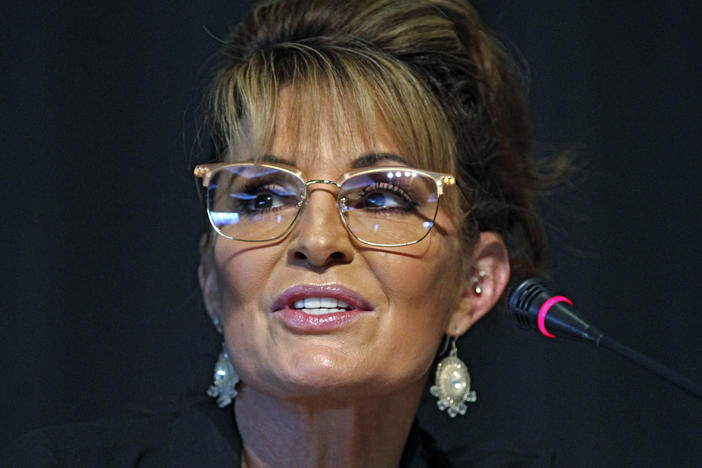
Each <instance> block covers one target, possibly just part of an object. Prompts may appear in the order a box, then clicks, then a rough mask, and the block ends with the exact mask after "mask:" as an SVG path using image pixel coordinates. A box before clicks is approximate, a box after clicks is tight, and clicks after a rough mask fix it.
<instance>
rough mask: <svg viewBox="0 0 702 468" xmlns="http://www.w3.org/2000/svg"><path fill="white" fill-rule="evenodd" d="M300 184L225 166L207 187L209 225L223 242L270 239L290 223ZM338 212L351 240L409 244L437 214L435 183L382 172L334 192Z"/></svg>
mask: <svg viewBox="0 0 702 468" xmlns="http://www.w3.org/2000/svg"><path fill="white" fill-rule="evenodd" d="M304 196H305V183H304V181H303V180H301V179H300V178H299V177H297V176H296V175H295V174H293V173H290V172H287V171H284V170H280V169H276V168H271V167H267V166H257V165H246V166H229V167H225V168H222V169H221V170H219V171H218V172H216V173H215V174H214V175H213V177H212V179H211V180H210V184H209V187H208V200H207V202H208V213H209V216H210V220H211V221H212V225H213V226H214V227H215V229H216V230H217V231H219V233H220V234H222V235H224V236H225V237H229V238H232V239H238V240H246V241H262V240H270V239H275V238H277V237H279V236H281V235H283V234H284V233H285V232H286V231H287V230H288V228H289V227H290V226H291V224H292V223H293V222H294V221H295V218H296V217H297V215H298V212H299V210H300V209H301V205H302V204H301V203H300V202H301V201H302V200H304ZM338 202H339V209H340V212H341V215H342V216H343V218H344V222H345V224H346V226H347V227H348V229H349V230H350V231H351V232H352V233H353V235H354V236H356V237H357V238H359V239H360V240H362V241H364V242H369V243H372V244H380V245H394V244H404V243H412V242H416V241H418V240H420V239H422V238H423V237H424V236H425V235H426V234H427V232H429V230H430V229H431V227H432V225H433V222H434V218H435V216H436V212H437V209H438V195H437V191H436V182H435V181H434V180H433V179H432V178H431V177H429V176H427V175H425V174H422V173H419V172H416V171H413V170H411V169H408V170H402V171H400V170H392V171H391V170H383V169H378V170H375V171H372V172H366V173H362V174H358V175H355V176H352V177H350V178H348V179H347V180H346V181H345V182H344V183H343V184H342V186H341V188H340V189H339V194H338Z"/></svg>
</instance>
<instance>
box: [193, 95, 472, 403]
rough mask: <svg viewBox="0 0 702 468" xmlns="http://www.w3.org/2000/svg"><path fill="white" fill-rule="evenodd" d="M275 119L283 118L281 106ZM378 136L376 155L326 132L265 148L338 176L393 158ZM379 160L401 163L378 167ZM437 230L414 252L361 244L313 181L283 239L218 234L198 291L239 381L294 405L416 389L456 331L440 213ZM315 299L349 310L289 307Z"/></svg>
mask: <svg viewBox="0 0 702 468" xmlns="http://www.w3.org/2000/svg"><path fill="white" fill-rule="evenodd" d="M277 120H278V121H279V122H285V111H284V109H283V110H281V112H279V113H278V119H277ZM379 130H380V131H379V132H378V134H379V137H378V138H377V140H378V141H377V142H376V143H375V147H372V148H371V147H364V144H363V143H359V142H360V141H362V140H363V139H362V138H353V135H349V137H348V138H346V137H341V138H340V137H339V136H338V135H335V134H333V133H331V132H333V131H334V129H333V128H322V129H321V130H320V134H319V137H318V140H317V141H315V145H314V147H315V149H314V150H313V151H305V152H304V154H301V153H297V152H295V151H294V150H293V148H295V147H296V145H294V144H292V143H294V142H291V141H290V140H291V138H290V137H289V132H286V130H285V128H284V125H279V126H277V129H276V136H275V138H274V142H273V145H272V148H271V150H270V153H271V154H272V155H274V156H275V157H277V158H280V159H283V160H286V161H288V162H289V163H291V164H292V165H294V166H296V167H297V168H298V169H300V170H301V171H302V172H303V173H304V174H305V176H306V177H307V179H327V180H337V179H338V178H339V177H340V176H341V175H342V174H343V173H344V172H347V171H349V170H351V169H352V165H353V163H354V161H355V160H356V159H357V158H359V157H361V156H363V155H366V154H368V153H371V152H375V153H380V152H382V153H394V154H397V149H396V145H395V144H394V142H393V141H392V139H390V138H387V137H384V136H383V135H385V133H384V132H383V131H382V130H383V129H382V128H380V129H379ZM307 146H308V147H309V146H310V145H307ZM383 164H385V165H388V164H392V165H397V162H396V161H379V162H377V163H376V164H375V165H383ZM450 190H451V189H450ZM436 224H437V225H438V226H440V228H441V229H436V228H435V229H433V230H432V231H431V233H430V234H429V236H428V237H427V238H425V239H424V240H422V241H421V242H419V243H418V244H415V245H411V246H406V247H385V248H379V247H372V246H368V245H364V244H361V243H359V242H358V241H357V240H356V239H354V238H353V237H352V235H351V234H349V232H348V231H347V230H346V228H345V227H344V225H343V224H342V221H341V219H340V217H339V213H338V209H337V205H336V188H335V187H334V186H331V185H322V184H315V185H311V186H310V194H309V198H308V200H307V206H306V207H305V209H304V210H303V211H302V213H301V214H300V217H299V219H298V220H297V222H296V224H295V226H294V227H293V229H292V230H291V231H290V232H289V233H288V234H287V235H286V236H285V237H284V238H282V239H280V240H277V241H273V242H265V243H246V242H240V241H234V240H229V239H226V238H223V237H219V236H218V237H217V239H216V241H215V245H214V251H213V253H214V258H213V260H214V262H213V263H214V267H213V268H212V269H211V270H210V271H209V273H206V274H205V275H204V277H205V279H204V281H203V282H204V284H206V285H209V286H204V289H205V296H206V302H208V309H209V310H210V313H211V314H213V315H216V316H217V318H219V319H220V320H221V322H222V325H223V333H224V338H225V342H226V346H227V349H228V351H229V354H230V356H231V358H232V361H233V362H234V366H235V368H236V369H237V372H238V373H239V375H240V377H241V379H242V381H243V382H244V383H245V384H246V385H248V386H251V387H253V388H255V389H256V390H258V391H261V392H264V393H267V394H270V395H274V396H278V397H282V398H292V399H294V398H305V397H310V396H315V397H316V398H319V397H322V396H324V397H328V398H331V399H334V398H337V397H338V398H345V397H346V396H348V395H354V396H355V397H363V396H378V395H383V394H390V393H393V392H396V391H398V390H399V389H402V388H405V387H407V386H408V385H411V384H421V383H422V382H423V381H424V377H425V376H426V375H427V372H428V369H429V367H430V365H431V362H432V360H433V358H434V356H435V353H436V349H437V347H438V344H439V341H440V340H441V337H442V336H443V334H444V333H445V332H447V331H450V332H451V333H452V334H453V333H454V327H453V324H452V323H451V318H452V313H453V312H454V311H455V310H457V308H458V304H459V302H460V299H461V293H462V286H463V284H464V280H463V278H464V274H463V271H462V268H463V266H462V258H461V256H462V254H463V253H462V250H461V248H460V244H459V240H458V236H457V226H456V224H455V220H453V219H451V217H449V215H448V214H447V213H446V212H445V211H444V210H441V209H440V210H439V213H438V216H437V219H436ZM319 297H321V298H328V299H323V300H329V301H332V302H333V301H335V300H342V301H344V302H346V303H347V304H349V305H350V306H352V307H355V309H354V310H352V311H351V312H348V313H342V314H338V316H337V315H329V316H324V315H322V316H314V317H311V318H310V317H309V316H308V315H306V314H304V313H302V312H292V311H291V308H292V307H293V305H294V302H295V301H300V300H304V299H305V298H319ZM208 298H209V299H210V300H209V301H208ZM314 300H315V299H312V301H314ZM342 306H343V304H342Z"/></svg>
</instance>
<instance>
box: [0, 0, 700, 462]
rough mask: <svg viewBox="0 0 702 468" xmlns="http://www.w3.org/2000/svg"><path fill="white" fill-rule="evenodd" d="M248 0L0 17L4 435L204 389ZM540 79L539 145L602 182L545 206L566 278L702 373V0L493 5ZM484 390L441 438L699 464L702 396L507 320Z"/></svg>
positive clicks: (483, 360)
mask: <svg viewBox="0 0 702 468" xmlns="http://www.w3.org/2000/svg"><path fill="white" fill-rule="evenodd" d="M248 4H249V2H240V1H230V2H224V1H214V2H208V4H207V5H206V6H205V5H203V4H201V3H199V2H187V1H175V2H174V1H165V0H159V1H151V2H142V1H138V2H137V1H134V0H129V1H123V2H96V3H94V4H91V3H90V2H80V3H78V2H76V3H75V4H72V3H71V2H32V1H23V2H19V1H18V0H16V1H7V2H3V4H2V6H0V18H1V19H0V54H1V55H0V58H1V62H0V63H1V71H0V80H1V81H0V84H1V88H0V92H1V94H0V96H1V97H0V99H2V101H1V105H0V109H1V111H0V119H1V121H0V154H2V162H3V167H2V172H1V174H2V175H1V176H0V177H1V179H2V184H1V186H2V193H3V196H2V202H3V208H2V213H3V216H2V262H3V265H2V269H1V270H0V271H1V273H0V274H1V275H2V281H1V283H0V284H2V290H1V292H2V301H0V329H1V330H2V339H0V355H1V356H2V360H1V361H0V365H1V366H2V376H3V377H2V384H1V385H0V392H1V393H0V398H1V401H2V405H1V406H0V421H1V423H0V445H5V444H6V443H7V442H8V441H9V440H11V439H12V438H14V437H16V436H18V435H19V434H20V433H22V432H25V431H27V430H30V429H32V428H36V427H39V426H43V425H47V424H54V423H63V422H73V421H80V420H85V419H94V418H97V417H103V416H110V415H117V414H123V413H125V412H126V411H128V410H129V409H130V408H134V407H135V406H139V405H142V404H144V402H147V401H149V400H150V399H152V398H157V397H168V396H171V395H180V394H184V393H197V392H204V391H205V390H206V388H207V386H208V385H209V381H210V375H211V369H212V364H213V362H214V359H215V356H216V354H217V352H218V346H219V343H218V338H217V336H216V334H215V332H214V331H213V330H212V329H211V328H212V327H211V325H210V324H209V322H208V320H207V319H206V317H205V314H204V312H203V309H202V307H201V305H200V299H199V291H198V287H197V282H196V275H195V268H196V265H197V261H198V253H197V245H198V238H199V234H200V232H201V231H202V229H203V225H202V224H201V218H200V213H199V204H198V201H197V197H196V193H195V190H194V188H193V187H194V185H193V182H192V178H191V175H190V174H191V169H192V166H193V160H194V158H195V157H197V156H199V151H200V149H199V146H198V144H197V138H196V131H197V112H196V111H197V107H198V105H199V102H200V95H201V90H202V88H203V86H204V84H205V83H206V82H207V79H208V76H209V70H210V68H209V64H210V63H211V60H210V59H211V57H212V54H213V53H214V52H215V51H216V49H217V46H218V44H219V41H218V39H217V38H218V37H222V36H223V35H225V34H226V31H227V30H228V28H229V27H230V26H231V25H233V24H234V23H235V22H236V20H237V18H239V17H240V14H241V13H240V12H241V11H242V10H244V9H245V8H246V6H247V5H248ZM476 6H477V8H478V9H479V11H480V12H481V13H482V15H483V17H484V18H485V20H486V22H487V23H488V24H489V25H490V26H491V27H492V29H493V30H494V31H496V33H497V34H498V36H499V37H500V38H501V39H502V40H504V41H505V42H506V43H507V44H508V45H509V46H510V47H512V48H513V49H517V50H518V51H519V53H520V54H521V55H522V56H523V57H524V59H525V60H526V62H528V64H529V68H530V71H531V85H530V100H531V106H532V110H533V113H534V131H535V138H536V140H537V152H538V153H544V154H547V153H552V152H553V151H554V150H564V149H575V150H576V151H577V153H578V157H579V163H580V165H581V166H582V169H581V170H580V171H579V173H578V174H577V175H575V176H574V177H573V178H572V183H570V184H567V185H565V186H563V187H561V188H560V189H558V190H555V191H553V192H552V193H551V194H550V196H549V197H548V198H547V200H546V201H545V202H544V204H543V205H544V213H545V216H546V218H547V221H548V225H549V237H550V241H551V245H552V247H553V248H552V258H551V261H550V268H549V272H550V274H551V276H552V277H553V278H555V279H556V280H557V282H558V283H559V284H560V285H561V286H562V288H563V292H564V293H566V294H568V295H569V296H570V297H571V298H573V299H574V300H575V301H576V304H577V305H578V306H579V309H580V310H581V311H582V312H583V314H584V315H585V316H586V317H587V318H589V319H591V321H592V322H593V323H594V324H596V325H598V326H599V328H601V329H603V330H605V331H607V332H609V333H610V334H611V335H612V336H614V337H616V338H619V339H620V340H621V341H623V342H624V343H626V344H628V345H629V346H632V347H633V348H636V349H639V350H642V351H644V352H645V353H646V354H648V355H649V356H651V357H652V358H654V359H657V360H659V361H661V362H663V363H665V364H667V365H669V366H672V367H674V368H675V369H677V370H679V371H680V372H682V373H684V374H686V375H688V376H689V377H691V378H693V379H695V380H697V381H698V382H699V381H701V380H702V344H701V343H700V336H701V335H702V333H701V332H702V313H700V312H702V310H701V308H700V305H699V302H698V300H697V297H698V296H699V286H698V278H699V274H700V272H699V265H700V263H701V262H702V247H700V242H699V235H700V233H701V232H702V229H701V227H702V225H701V219H702V213H700V207H701V206H702V204H701V203H700V199H701V197H700V195H701V192H702V190H701V187H700V180H701V178H702V159H701V158H700V156H699V147H700V145H701V144H702V138H701V137H700V135H701V134H702V133H701V132H700V130H699V125H700V121H701V117H702V112H701V111H702V102H701V100H700V89H699V87H700V83H702V81H701V78H702V70H701V66H700V52H701V49H700V47H699V44H698V35H699V25H700V24H702V14H701V12H700V7H699V2H683V1H673V2H654V1H643V2H642V1H633V0H628V1H621V2H611V1H599V2H591V1H578V2H575V1H570V2H556V1H547V0H538V1H529V2H516V1H508V0H500V1H488V0H483V1H480V2H478V3H476ZM461 356H462V357H463V358H464V359H465V360H466V361H467V362H468V364H469V366H470V367H471V371H472V375H473V381H474V382H473V383H474V387H475V388H476V389H477V392H478V397H479V399H478V403H477V404H475V405H473V406H471V408H470V410H469V413H468V415H467V416H465V417H463V418H459V419H457V420H449V418H448V417H446V415H445V414H443V413H439V412H438V411H436V410H435V409H434V407H433V405H434V403H433V401H428V402H427V403H428V404H427V405H426V407H425V408H423V409H422V411H421V417H422V419H424V420H428V422H429V423H430V424H432V425H433V426H434V431H435V432H436V433H437V434H438V435H439V437H440V438H441V440H442V443H444V444H446V445H448V446H451V445H453V444H456V443H458V442H459V441H463V440H468V441H475V440H491V439H517V440H525V441H529V440H537V439H538V440H544V441H546V442H548V443H550V444H551V445H552V446H553V447H555V448H556V449H557V450H558V451H559V454H560V460H561V462H562V465H563V466H582V467H589V466H612V467H614V466H699V463H701V462H700V460H702V401H699V400H695V399H693V398H692V397H690V396H688V395H687V394H685V393H683V392H681V391H679V390H677V389H676V388H674V387H672V386H669V385H668V384H666V383H664V382H661V381H659V380H657V379H656V378H654V377H652V376H651V375H649V374H647V373H646V372H644V371H642V370H639V369H638V368H635V367H633V366H632V365H630V364H629V363H627V362H625V361H624V360H622V359H620V358H618V357H616V356H614V355H611V354H610V353H608V352H607V351H604V350H599V349H596V348H593V347H589V346H587V345H584V344H580V343H575V342H570V341H564V340H557V341H553V340H547V339H545V338H544V339H542V338H540V337H539V336H538V335H536V334H529V333H526V332H523V331H521V330H517V329H515V328H514V327H513V326H512V324H511V323H510V322H509V321H508V320H507V319H506V318H505V317H502V316H497V315H496V316H495V317H493V318H492V319H491V320H488V321H486V322H485V323H481V324H479V325H478V326H476V327H475V328H474V329H472V330H471V331H470V332H469V333H468V334H467V335H466V337H464V338H463V339H462V342H461Z"/></svg>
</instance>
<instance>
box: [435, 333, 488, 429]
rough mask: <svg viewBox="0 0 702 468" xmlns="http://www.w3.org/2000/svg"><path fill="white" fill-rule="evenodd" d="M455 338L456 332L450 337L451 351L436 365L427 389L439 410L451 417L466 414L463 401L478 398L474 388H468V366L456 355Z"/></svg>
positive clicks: (472, 400) (456, 337) (473, 400)
mask: <svg viewBox="0 0 702 468" xmlns="http://www.w3.org/2000/svg"><path fill="white" fill-rule="evenodd" d="M457 339H458V333H456V335H455V336H453V337H451V339H450V341H451V351H450V352H449V355H448V356H446V357H445V358H443V359H442V360H441V362H439V364H438V365H437V366H436V377H435V381H434V385H432V386H431V388H430V389H429V392H430V393H431V394H432V395H433V396H435V397H437V398H438V399H439V400H438V401H437V402H436V406H438V408H439V409H440V410H441V411H444V410H446V412H447V413H448V415H449V416H450V417H452V418H455V417H456V415H457V414H460V415H464V414H466V410H467V409H468V407H467V406H466V403H465V402H471V403H473V402H475V401H476V400H477V399H478V397H477V395H476V393H475V390H471V389H470V374H469V373H468V367H467V366H466V364H465V362H463V361H461V360H460V359H459V357H458V348H457V347H456V340H457ZM444 349H445V348H444Z"/></svg>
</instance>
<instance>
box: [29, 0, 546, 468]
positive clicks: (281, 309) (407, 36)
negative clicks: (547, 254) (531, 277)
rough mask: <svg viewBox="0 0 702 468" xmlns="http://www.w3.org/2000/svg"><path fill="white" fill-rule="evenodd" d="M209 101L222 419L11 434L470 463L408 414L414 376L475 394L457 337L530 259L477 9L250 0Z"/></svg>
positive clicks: (212, 270) (531, 219) (514, 153)
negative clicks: (439, 444)
mask: <svg viewBox="0 0 702 468" xmlns="http://www.w3.org/2000/svg"><path fill="white" fill-rule="evenodd" d="M208 109H209V111H208V119H207V123H208V126H209V131H210V136H211V141H212V143H213V155H214V159H215V161H214V163H212V164H207V165H201V166H198V167H197V168H196V169H195V175H196V176H197V177H198V178H199V179H200V180H201V183H202V186H203V193H204V195H205V200H206V202H207V208H206V209H207V214H208V218H209V220H210V222H211V226H212V229H211V231H210V232H209V233H208V234H207V235H206V236H205V237H204V239H203V247H202V262H201V265H200V268H199V279H200V284H201V288H202V292H203V298H204V302H205V306H206V309H207V311H208V313H209V315H210V317H211V319H212V321H213V323H214V325H215V327H217V329H218V330H219V331H220V332H221V333H222V336H223V350H222V354H221V356H220V358H219V360H218V362H217V363H216V366H215V370H216V372H215V384H214V385H213V386H212V388H211V389H210V395H211V396H215V397H217V401H218V403H219V404H220V406H227V404H229V403H232V406H233V410H234V413H233V415H234V416H233V417H232V413H231V412H230V411H229V410H219V409H217V408H215V409H214V411H213V409H212V408H209V407H207V408H205V407H202V406H198V407H194V409H186V410H183V411H182V412H181V413H179V414H178V415H176V416H174V415H172V414H168V415H156V416H151V417H150V418H147V419H146V420H140V421H139V422H138V423H133V422H131V421H130V422H122V423H120V424H117V423H111V424H110V425H109V427H110V430H109V431H105V430H102V429H104V426H90V429H88V430H84V431H83V433H84V434H85V435H84V437H83V438H80V437H78V438H76V437H72V438H71V440H72V441H73V442H69V443H68V444H69V445H71V444H73V445H72V446H75V447H76V448H75V449H72V450H69V451H68V452H65V451H64V452H63V453H64V455H63V458H61V457H60V456H59V455H57V453H58V451H57V450H54V449H52V447H51V445H54V446H55V445H60V443H59V442H58V441H59V440H62V441H63V440H64V439H60V438H59V437H57V436H51V437H48V438H47V439H45V440H42V441H39V442H38V441H37V440H36V439H35V440H31V441H29V442H24V448H25V451H26V452H27V453H28V452H29V451H30V450H31V451H33V452H34V453H35V456H37V457H39V455H37V453H38V454H40V455H42V454H43V455H45V458H44V459H45V460H46V459H48V457H53V458H51V459H52V460H53V461H57V460H58V461H57V463H60V462H64V463H66V464H86V465H87V464H90V463H98V464H99V462H100V460H104V459H107V458H110V460H111V461H112V462H113V463H115V464H118V465H120V464H122V465H129V464H132V463H144V464H148V463H153V464H163V463H166V462H168V463H169V464H176V465H184V466H187V465H188V464H189V463H198V465H200V466H201V465H203V464H204V465H205V466H209V465H215V464H218V463H227V464H234V465H241V466H247V467H254V466H378V467H387V466H451V464H456V465H458V466H464V465H466V464H469V463H472V462H473V461H475V460H472V459H471V458H470V457H472V456H473V455H474V453H472V452H470V451H466V452H465V453H463V454H454V456H453V457H451V458H449V457H447V456H446V455H445V454H442V453H441V452H440V451H439V450H438V449H437V448H436V447H435V444H434V442H433V441H431V440H430V439H429V438H428V436H426V434H425V433H424V432H422V430H421V429H420V428H418V427H416V425H413V421H414V418H415V413H416V410H417V407H418V405H419V400H420V397H421V394H422V391H423V389H424V387H425V384H426V383H427V381H428V380H430V381H431V386H432V390H431V391H432V394H433V395H435V396H437V398H438V399H437V406H438V409H440V410H446V411H447V412H448V414H449V415H450V416H456V415H458V414H461V415H462V414H464V413H466V408H467V406H468V405H467V403H470V402H472V401H475V399H476V392H475V391H474V390H473V389H472V388H471V382H470V377H469V375H468V372H467V370H466V364H464V363H463V362H462V361H460V356H457V353H456V346H455V342H456V339H457V338H458V337H459V336H461V335H462V334H463V333H465V331H466V330H467V329H468V328H470V327H471V326H472V325H473V324H474V323H476V321H478V320H479V319H480V318H482V317H483V316H485V314H487V313H488V312H489V311H490V310H491V309H492V307H493V306H494V305H495V304H496V303H497V302H498V300H499V299H500V297H501V296H502V295H503V292H504V289H505V286H506V284H507V281H508V279H509V277H510V271H511V272H512V274H513V275H514V274H517V275H526V274H532V273H534V272H536V271H538V269H539V268H540V265H541V262H542V259H543V255H544V245H543V244H544V241H543V234H542V231H541V226H540V221H539V218H538V216H537V214H536V213H535V209H534V206H533V204H532V196H533V194H534V192H535V191H536V190H537V189H538V188H539V187H540V185H541V184H542V180H540V178H539V177H538V176H537V174H536V172H535V171H534V169H533V167H532V163H531V162H530V160H529V158H528V151H529V133H530V132H529V125H528V117H527V112H526V108H525V104H524V100H523V97H522V94H521V91H520V87H519V83H518V80H517V78H516V75H515V72H514V69H513V67H512V64H511V62H510V61H509V60H508V58H507V56H506V55H505V54H504V52H503V51H502V50H501V49H500V48H499V46H498V45H497V44H496V43H495V42H494V41H493V40H492V39H491V38H490V36H489V35H488V34H487V32H486V31H485V29H484V28H483V26H482V25H481V23H480V21H479V19H478V18H477V16H476V14H475V12H474V11H473V10H472V9H471V8H470V7H469V6H468V5H467V4H465V3H463V2H462V1H461V0H419V1H418V0H356V1H354V2H345V1H343V2H342V1H337V0H282V1H273V2H267V3H263V4H261V5H260V6H259V7H257V8H256V9H255V10H254V11H253V12H252V13H251V14H250V15H249V16H248V17H246V18H245V19H244V20H243V21H242V22H241V24H239V25H238V26H237V27H236V28H235V29H234V31H233V32H232V33H231V35H230V36H229V37H228V38H227V39H226V41H225V42H224V46H223V50H222V56H221V64H220V67H219V69H218V72H217V74H216V76H215V79H214V82H213V86H212V92H211V96H210V99H209V101H208ZM442 342H444V343H445V346H443V347H442V346H441V344H442ZM440 348H441V349H440ZM437 354H438V355H439V356H438V357H439V358H440V359H441V361H440V363H439V365H438V371H437V370H436V369H434V368H433V366H432V362H433V361H434V360H435V357H437ZM232 365H233V368H232ZM234 369H235V370H234ZM235 374H236V375H238V377H236V375H235ZM239 379H240V380H239ZM232 400H233V401H232ZM449 423H450V421H449V420H447V424H449ZM95 427H99V428H102V429H101V430H94V429H95ZM96 433H99V435H95V434H96ZM106 434H107V435H106ZM76 440H80V441H82V442H81V443H75V441H76ZM107 440H109V441H110V443H106V442H105V441H107ZM108 446H109V449H108V448H107V447H108ZM96 447H97V448H96ZM108 452H109V455H107V453H108ZM496 452H498V453H497V456H499V457H502V458H501V459H502V460H504V456H505V454H504V453H499V450H497V451H496ZM66 453H68V454H66ZM523 455H524V460H534V456H535V454H533V453H527V454H523ZM509 457H511V458H509V459H510V460H511V461H524V460H522V458H521V457H522V455H520V454H514V453H512V454H511V455H510V456H509ZM539 460H540V461H539V462H548V460H547V459H539ZM489 461H490V460H488V462H489Z"/></svg>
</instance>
